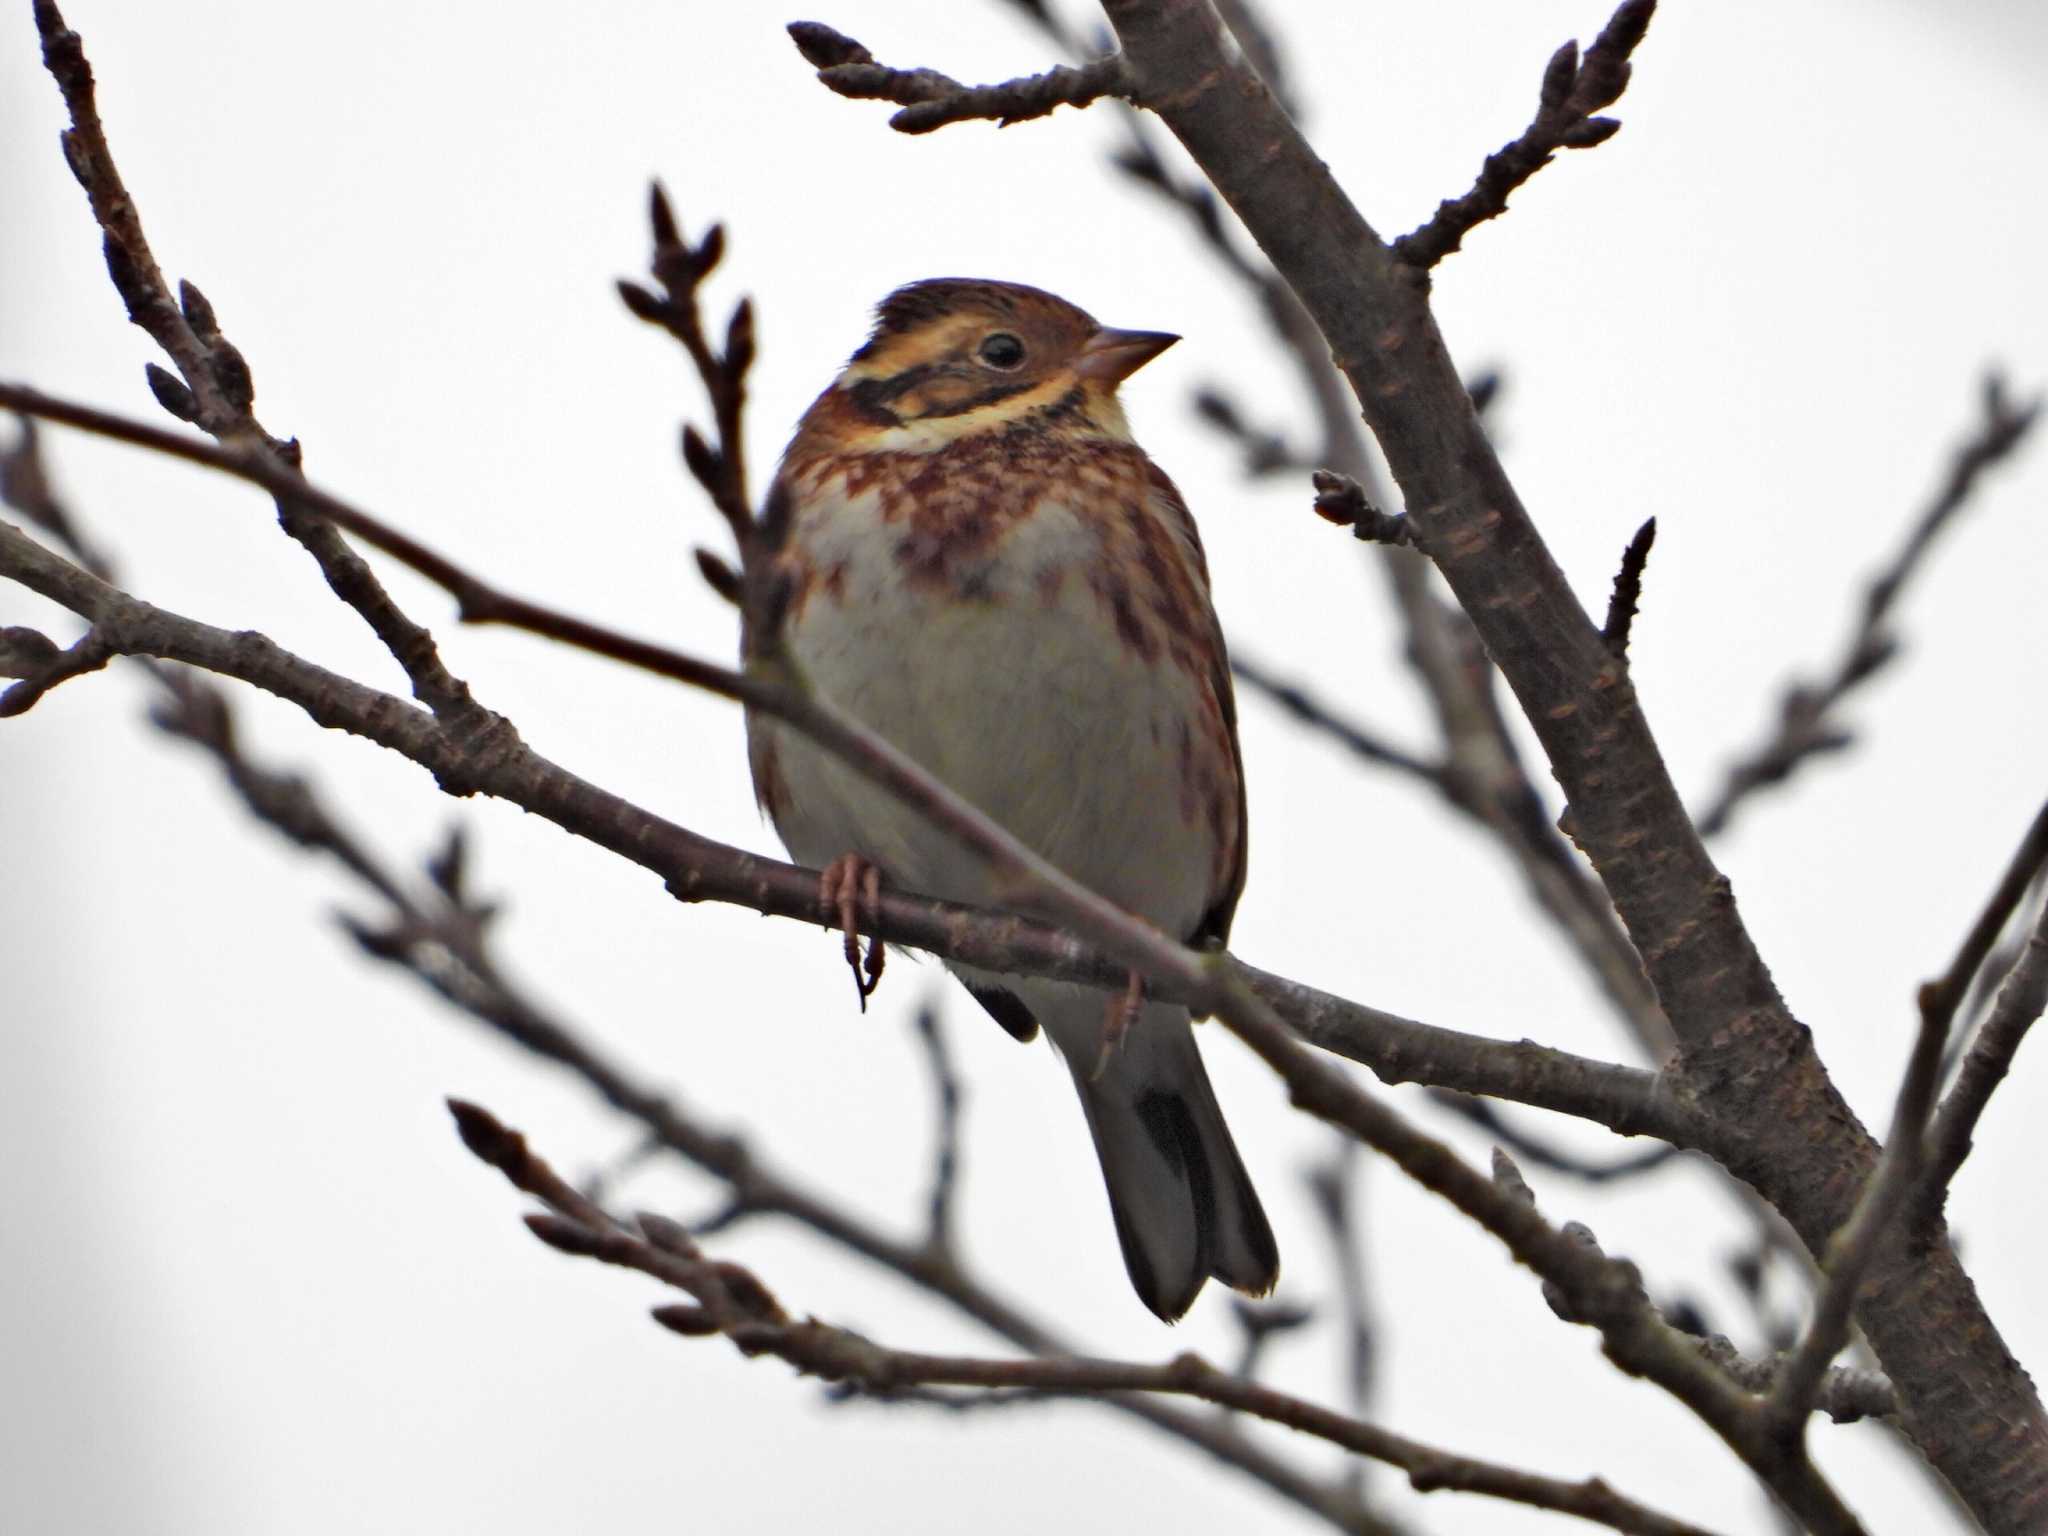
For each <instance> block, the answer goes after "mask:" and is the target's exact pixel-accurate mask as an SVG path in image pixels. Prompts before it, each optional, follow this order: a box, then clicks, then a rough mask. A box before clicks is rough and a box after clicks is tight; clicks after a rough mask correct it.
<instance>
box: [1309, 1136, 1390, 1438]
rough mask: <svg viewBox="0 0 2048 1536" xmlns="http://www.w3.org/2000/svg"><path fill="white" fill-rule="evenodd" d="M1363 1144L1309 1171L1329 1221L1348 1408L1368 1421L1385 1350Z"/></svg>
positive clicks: (1342, 1149)
mask: <svg viewBox="0 0 2048 1536" xmlns="http://www.w3.org/2000/svg"><path fill="white" fill-rule="evenodd" d="M1359 1161H1360V1158H1359V1151H1358V1143H1357V1142H1355V1141H1353V1140H1351V1138H1350V1137H1348V1136H1342V1135H1339V1136H1336V1137H1334V1138H1333V1139H1332V1145H1331V1148H1330V1156H1329V1160H1328V1161H1326V1162H1323V1163H1319V1164H1318V1165H1316V1166H1315V1167H1314V1168H1312V1169H1310V1170H1309V1176H1308V1186H1309V1193H1310V1194H1311V1195H1312V1196H1313V1197H1314V1198H1315V1203H1316V1213H1317V1214H1318V1215H1320V1216H1321V1217H1322V1218H1323V1226H1324V1229H1325V1230H1326V1231H1327V1232H1328V1234H1329V1238H1330V1251H1331V1257H1332V1259H1333V1260H1334V1262H1335V1264H1336V1269H1337V1294H1338V1298H1339V1300H1340V1301H1341V1303H1342V1307H1343V1312H1342V1315H1343V1321H1344V1387H1345V1402H1346V1404H1347V1405H1348V1406H1349V1407H1350V1409H1351V1411H1352V1412H1353V1413H1355V1414H1360V1415H1363V1414H1364V1412H1365V1410H1366V1406H1367V1405H1368V1404H1369V1403H1370V1402H1371V1401H1372V1394H1373V1384H1374V1376H1375V1370H1376V1366H1377V1364H1378V1359H1379V1350H1378V1348H1377V1346H1376V1344H1375V1342H1374V1339H1373V1328H1372V1307H1371V1302H1370V1298H1369V1296H1368V1292H1367V1285H1366V1278H1365V1258H1364V1235H1363V1233H1362V1232H1361V1230H1360V1227H1359V1221H1358V1166H1359Z"/></svg>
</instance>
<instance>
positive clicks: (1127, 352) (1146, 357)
mask: <svg viewBox="0 0 2048 1536" xmlns="http://www.w3.org/2000/svg"><path fill="white" fill-rule="evenodd" d="M1179 340H1180V338H1179V337H1178V336H1175V335H1173V334H1171V333H1170V332H1167V331H1118V330H1112V329H1111V328H1110V327H1108V326H1106V325H1105V326H1103V327H1102V328H1101V329H1100V330H1098V331H1097V332H1096V333H1095V334H1094V335H1093V336H1090V337H1089V338H1088V340H1087V342H1086V343H1085V344H1084V345H1083V346H1082V348H1081V361H1080V363H1079V364H1078V365H1077V367H1076V369H1075V371H1076V372H1077V373H1079V374H1080V375H1081V377H1082V378H1084V379H1101V380H1103V381H1104V382H1105V383H1109V384H1117V383H1121V382H1122V381H1123V380H1125V379H1127V378H1129V377H1130V376H1131V375H1132V374H1134V373H1136V372H1137V371H1138V370H1139V369H1140V368H1142V367H1144V366H1145V365H1146V364H1147V363H1149V362H1151V361H1152V359H1153V358H1155V357H1157V356H1158V355H1159V354H1160V353H1162V352H1164V351H1165V350H1166V349H1167V348H1168V347H1170V346H1172V345H1173V344H1174V343H1175V342H1176V341H1179Z"/></svg>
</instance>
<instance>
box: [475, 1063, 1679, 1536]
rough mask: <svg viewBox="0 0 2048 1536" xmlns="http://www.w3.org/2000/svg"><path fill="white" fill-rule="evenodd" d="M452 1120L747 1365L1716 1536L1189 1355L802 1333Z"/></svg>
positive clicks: (604, 1252)
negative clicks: (1124, 1400)
mask: <svg viewBox="0 0 2048 1536" xmlns="http://www.w3.org/2000/svg"><path fill="white" fill-rule="evenodd" d="M449 1108H450V1110H451V1111H452V1112H453V1113H454V1115H455V1119H456V1125H457V1128H458V1129H459V1131H460V1133H461V1135H462V1139H463V1142H464V1144H465V1145H466V1146H468V1148H469V1149H470V1151H471V1152H472V1153H474V1154H475V1155H476V1156H477V1157H478V1158H479V1159H480V1160H482V1161H483V1162H485V1163H487V1164H489V1165H490V1166H492V1167H494V1168H496V1169H498V1171H499V1172H501V1173H502V1174H504V1175H505V1177H506V1179H507V1180H508V1181H509V1182H510V1183H511V1184H512V1185H513V1186H514V1187H515V1188H517V1189H520V1190H522V1191H524V1192H525V1193H527V1194H530V1195H533V1196H535V1197H536V1198H538V1199H540V1200H541V1201H542V1202H543V1203H545V1204H546V1205H548V1206H549V1207H551V1208H552V1209H553V1210H554V1211H555V1212H556V1213H557V1214H555V1215H552V1216H547V1215H535V1216H529V1217H527V1219H526V1221H527V1226H528V1228H529V1229H530V1230H531V1231H532V1232H533V1233H534V1235H535V1236H536V1237H538V1238H540V1239H541V1241H543V1242H545V1243H547V1244H548V1245H549V1246H550V1247H553V1248H555V1249H557V1250H559V1251H561V1252H563V1253H567V1254H570V1255H573V1256H575V1257H579V1258H592V1259H597V1260H599V1261H601V1262H603V1263H607V1264H615V1265H619V1266H621V1267H624V1268H628V1269H633V1270H637V1271H639V1272H640V1273H642V1274H646V1275H649V1276H652V1277H653V1278H655V1279H657V1280H660V1281H662V1282H663V1283H664V1284H667V1285H670V1286H673V1287H675V1288H677V1289H679V1290H682V1291H684V1292H685V1293H686V1294H688V1295H689V1296H690V1297H691V1298H692V1302H693V1304H691V1305H686V1306H660V1307H656V1308H654V1310H653V1316H654V1319H655V1321H657V1322H659V1323H660V1324H662V1326H664V1327H666V1328H668V1329H670V1330H671V1331H673V1332H676V1333H680V1334H683V1335H684V1336H686V1337H703V1336H705V1335H709V1334H721V1335H723V1336H725V1337H727V1338H729V1339H730V1340H731V1341H732V1342H733V1343H734V1344H735V1345H736V1346H737V1347H738V1348H739V1350H740V1351H741V1353H743V1354H746V1355H748V1356H753V1357H759V1356H763V1355H767V1356H772V1357H774V1358H777V1359H781V1360H784V1361H786V1362H787V1363H789V1364H790V1365H793V1366H795V1367H796V1369H797V1370H799V1371H801V1372H803V1373H804V1374H806V1375H812V1376H817V1377H820V1378H822V1379H824V1380H826V1381H831V1382H838V1383H843V1384H845V1385H847V1386H849V1387H852V1388H855V1389H857V1390H858V1391H861V1392H864V1393H868V1394H872V1395H876V1396H881V1397H885V1398H886V1397H889V1396H892V1395H894V1394H896V1393H899V1392H903V1391H906V1390H909V1389H914V1388H918V1387H932V1386H965V1387H976V1388H986V1389H990V1390H995V1391H1011V1392H1014V1391H1017V1390H1019V1389H1022V1390H1028V1391H1031V1392H1034V1393H1039V1394H1057V1395H1062V1396H1080V1397H1101V1396H1106V1395H1112V1394H1169V1395H1175V1396H1186V1397H1195V1398H1200V1399H1202V1400H1203V1401H1206V1402H1210V1403H1215V1404H1217V1405H1219V1406H1221V1407H1226V1408H1231V1409H1235V1410H1237V1411H1238V1412H1241V1413H1245V1414H1249V1415H1251V1416H1253V1417H1256V1418H1261V1419H1265V1420H1267V1421H1269V1422H1271V1423H1275V1424H1279V1425H1282V1426H1284V1427H1286V1428H1289V1429H1293V1430H1296V1431H1298V1432H1300V1433H1303V1434H1308V1435H1313V1436H1315V1437H1316V1438H1318V1439H1322V1440H1326V1441H1329V1442H1330V1443H1331V1444H1333V1445H1338V1446H1341V1447H1343V1448H1344V1449H1346V1450H1348V1451H1351V1452H1353V1453H1354V1454H1356V1455H1360V1456H1367V1457H1370V1458H1372V1459H1374V1460H1377V1461H1384V1462H1387V1463H1389V1464H1390V1465H1393V1466H1397V1467H1400V1468H1401V1469H1402V1470H1403V1471H1404V1472H1406V1473H1407V1474H1408V1476H1409V1481H1410V1483H1411V1485H1412V1486H1413V1487H1415V1488H1416V1490H1417V1491H1418V1492H1425V1493H1426V1492H1433V1491H1437V1490H1445V1489H1450V1490H1458V1491H1462V1492H1468V1493H1478V1494H1484V1495H1487V1496H1490V1497H1493V1498H1499V1499H1505V1500H1508V1501H1510V1502H1514V1503H1519V1504H1525V1505H1529V1506H1531V1507H1533V1508H1537V1509H1548V1510H1552V1511H1555V1512H1557V1513H1560V1514H1569V1515H1575V1516H1577V1517H1578V1518H1580V1519H1583V1520H1588V1521H1591V1522H1593V1523H1595V1524H1599V1525H1605V1526H1607V1527H1608V1528H1609V1529H1612V1530H1617V1531H1626V1532H1632V1533H1640V1536H1705V1533H1704V1532H1702V1531H1701V1529H1700V1528H1699V1527H1697V1526H1693V1525H1688V1524H1685V1523H1684V1522H1681V1521H1677V1520H1673V1519H1671V1518H1669V1517H1667V1516H1664V1515H1660V1514H1658V1513H1656V1512H1655V1511H1652V1510H1650V1509H1648V1508H1646V1507H1644V1506H1643V1505H1640V1504H1637V1503H1636V1502H1634V1501H1633V1500H1630V1499H1627V1498H1624V1497H1623V1496H1621V1495H1620V1494H1618V1493H1616V1492H1615V1491H1614V1490H1613V1489H1612V1488H1610V1487H1608V1486H1607V1485H1606V1484H1605V1483H1604V1482H1602V1481H1601V1480H1599V1479H1597V1478H1593V1479H1588V1480H1587V1481H1584V1482H1580V1483H1568V1482H1563V1481H1561V1480H1558V1479H1555V1478H1546V1477H1539V1476H1537V1475H1535V1474H1533V1473H1527V1472H1521V1471H1518V1470H1516V1469H1513V1468H1509V1467H1503V1466H1500V1465H1498V1464H1495V1463H1490V1462H1484V1461H1480V1460H1478V1459H1476V1458H1472V1457H1465V1456H1457V1455H1452V1454H1450V1453H1448V1452H1445V1451H1441V1450H1438V1449H1436V1448H1434V1447H1431V1446H1425V1445H1423V1444H1421V1443H1419V1442H1417V1441H1414V1440H1410V1439H1407V1438H1406V1437H1405V1436H1401V1435H1396V1434H1392V1433H1390V1432H1389V1431H1386V1430H1383V1429H1380V1428H1379V1427H1377V1426H1376V1425H1372V1424H1368V1423H1365V1422H1364V1421H1362V1420H1359V1419H1355V1418H1350V1417H1348V1416H1346V1415H1344V1414H1340V1413H1337V1412H1334V1411H1333V1410H1331V1409H1327V1408H1323V1407H1321V1406H1319V1405H1317V1404H1315V1403H1311V1402H1308V1401H1306V1400H1304V1399H1302V1398H1297V1397H1293V1396H1291V1395H1289V1394H1287V1393H1283V1392H1278V1391H1275V1390H1274V1389H1272V1388H1270V1387H1263V1386H1260V1385H1258V1384H1257V1383H1256V1382H1253V1381H1249V1380H1247V1379H1245V1378H1244V1377H1242V1376H1233V1375H1230V1374H1228V1373H1226V1372H1223V1371H1220V1370H1217V1369H1216V1368H1215V1367H1214V1366H1212V1365H1210V1364H1208V1363H1207V1362H1206V1361H1204V1360H1202V1359H1201V1358H1200V1357H1199V1356H1196V1355H1192V1354H1184V1355H1181V1356H1178V1357H1177V1358H1175V1359H1174V1360H1172V1361H1170V1362H1168V1363H1167V1364H1165V1365H1157V1366H1148V1365H1139V1364H1135V1363H1130V1362H1125V1361H1118V1360H1101V1359H1087V1358H1080V1357H1071V1356H1070V1357H1065V1358H1055V1359H1046V1358H1039V1359H1000V1360H998V1359H973V1358H960V1357H953V1356H941V1355H924V1354H914V1353H911V1352H909V1351H904V1350H895V1349H888V1348H885V1347H883V1346H881V1345H878V1344H876V1343H874V1342H873V1341H872V1340H869V1339H866V1338H863V1337H861V1336H860V1335H858V1334H854V1333H850V1332H848V1331H846V1330H845V1329H841V1328H836V1327H833V1326H832V1325H830V1324H828V1323H824V1322H820V1321H818V1320H817V1319H815V1318H811V1319H805V1320H802V1321H798V1320H797V1319H795V1318H792V1317H791V1316H790V1314H789V1313H788V1312H787V1311H786V1310H785V1309H784V1308H783V1306H782V1304H781V1303H780V1302H779V1301H777V1300H776V1298H775V1296H774V1294H773V1293H772V1292H771V1291H770V1290H769V1289H768V1287H767V1286H766V1285H764V1284H763V1283H762V1282H761V1281H760V1280H759V1279H758V1278H757V1277H756V1276H755V1275H754V1274H753V1273H752V1272H751V1271H749V1270H746V1269H743V1268H741V1267H740V1266H739V1265H737V1264H733V1263H730V1262H723V1261H717V1260H713V1259H711V1258H709V1257H708V1256H706V1255H705V1254H704V1253H703V1252H702V1251H701V1250H700V1249H699V1248H698V1247H697V1245H696V1243H695V1242H694V1241H693V1240H692V1239H691V1238H690V1237H689V1235H688V1234H687V1233H686V1232H684V1231H683V1229H682V1228H680V1227H678V1226H677V1225H676V1224H675V1223H673V1222H670V1221H667V1220H665V1219H664V1218H661V1217H658V1216H648V1215H642V1216H640V1217H638V1218H637V1230H636V1229H635V1228H629V1227H627V1226H624V1225H622V1224H621V1223H619V1222H616V1221H614V1220H613V1219H612V1218H611V1217H610V1216H608V1215H607V1214H606V1213H605V1212H603V1211H602V1210H600V1209H598V1208H597V1207H596V1206H594V1205H592V1204H591V1203H590V1202H589V1201H587V1200H585V1199H584V1198H583V1197H582V1196H581V1195H580V1194H578V1193H577V1192H576V1191H575V1190H574V1189H573V1188H571V1187H570V1186H569V1185H568V1184H567V1182H566V1181H564V1180H563V1179H562V1178H561V1177H560V1176H559V1175H557V1174H556V1173H555V1172H554V1170H553V1169H552V1168H550V1167H548V1165H547V1164H546V1162H545V1161H543V1160H542V1159H541V1158H540V1157H539V1156H538V1155H536V1154H535V1153H534V1152H533V1151H532V1150H531V1149H530V1148H529V1147H528V1146H527V1144H526V1141H525V1138H524V1137H522V1136H520V1135H519V1134H518V1133H517V1132H514V1131H511V1130H508V1129H506V1128H505V1127H504V1126H503V1125H501V1124H500V1123H499V1122H498V1121H497V1120H496V1119H495V1118H493V1117H492V1116H491V1115H490V1114H489V1113H488V1112H487V1111H485V1110H483V1109H480V1108H478V1107H477V1106H475V1105H472V1104H466V1103H462V1102H460V1101H454V1100H451V1101H450V1104H449Z"/></svg>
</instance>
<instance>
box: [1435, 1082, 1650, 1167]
mask: <svg viewBox="0 0 2048 1536" xmlns="http://www.w3.org/2000/svg"><path fill="white" fill-rule="evenodd" d="M1430 1098H1431V1099H1432V1100H1434V1101H1435V1102H1436V1103H1437V1104H1440V1105H1442V1106H1443V1107H1444V1108H1445V1109H1448V1110H1449V1111H1450V1112H1451V1113H1452V1114H1454V1115H1457V1116H1458V1117H1459V1118H1460V1119H1463V1120H1468V1121H1470V1122H1471V1123H1472V1124H1473V1125H1475V1126H1477V1127H1478V1128H1479V1129H1480V1130H1482V1131H1484V1132H1486V1133H1487V1135H1489V1136H1491V1137H1493V1138H1494V1139H1495V1140H1496V1141H1498V1142H1500V1144H1501V1145H1502V1146H1504V1147H1506V1148H1508V1149H1509V1150H1510V1151H1512V1152H1513V1153H1514V1154H1515V1155H1516V1156H1517V1157H1519V1158H1521V1159H1522V1160H1523V1161H1524V1162H1527V1163H1531V1164H1534V1165H1535V1166H1536V1167H1538V1168H1544V1169H1548V1170H1549V1171H1550V1172H1552V1173H1562V1174H1564V1175H1566V1176H1567V1177H1570V1178H1574V1179H1577V1180H1579V1181H1580V1182H1581V1183H1585V1184H1609V1183H1615V1182H1618V1181H1620V1180H1624V1179H1630V1178H1634V1177H1635V1176H1636V1175H1638V1174H1644V1173H1649V1172H1651V1171H1653V1170H1655V1169H1658V1168H1661V1167H1663V1166H1664V1165H1665V1164H1666V1163H1668V1162H1670V1161H1671V1160H1672V1159H1673V1158H1675V1157H1676V1156H1678V1153H1679V1150H1680V1149H1679V1148H1677V1147H1675V1146H1672V1145H1671V1144H1670V1143H1669V1142H1665V1143H1663V1144H1662V1145H1659V1146H1655V1147H1651V1148H1650V1149H1649V1150H1648V1151H1646V1152H1639V1153H1637V1154H1636V1155H1635V1156H1633V1157H1624V1158H1620V1159H1616V1160H1614V1161H1610V1162H1601V1163H1596V1162H1589V1161H1587V1160H1586V1159H1585V1158H1581V1157H1574V1156H1572V1155H1571V1154H1570V1153H1568V1152H1562V1151H1559V1150H1558V1149H1557V1148H1556V1147H1553V1146H1551V1145H1550V1144H1549V1143H1548V1142H1544V1141H1540V1140H1538V1139H1537V1138H1536V1137H1534V1136H1531V1135H1530V1134H1528V1132H1526V1131H1523V1130H1520V1129H1518V1128H1517V1127H1516V1126H1515V1124H1514V1123H1513V1122H1512V1121H1511V1120H1509V1119H1508V1118H1507V1117H1506V1116H1504V1115H1502V1114H1501V1113H1500V1111H1498V1110H1496V1109H1495V1108H1494V1107H1493V1105H1492V1104H1491V1103H1490V1102H1489V1101H1487V1100H1486V1099H1477V1098H1474V1097H1472V1095H1470V1094H1467V1093H1456V1092H1453V1091H1452V1090H1450V1089H1448V1088H1433V1089H1431V1090H1430Z"/></svg>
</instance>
